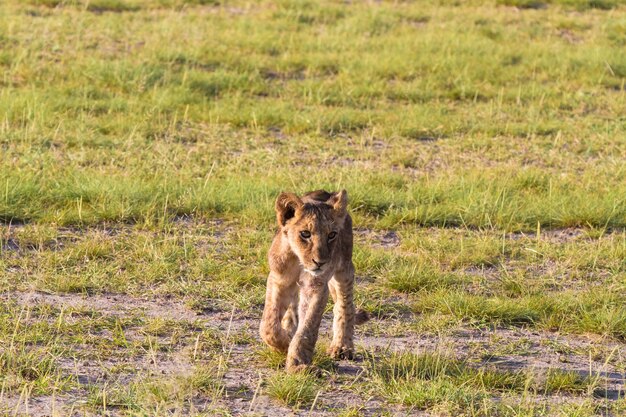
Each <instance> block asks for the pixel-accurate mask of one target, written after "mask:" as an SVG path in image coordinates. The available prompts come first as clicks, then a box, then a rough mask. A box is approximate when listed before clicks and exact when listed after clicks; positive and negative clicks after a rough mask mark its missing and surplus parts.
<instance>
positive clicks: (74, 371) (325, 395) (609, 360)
mask: <svg viewBox="0 0 626 417" xmlns="http://www.w3.org/2000/svg"><path fill="white" fill-rule="evenodd" d="M0 300H1V301H2V302H14V303H17V304H18V305H19V306H30V307H33V306H37V305H39V306H43V305H51V306H54V307H55V308H59V309H63V308H68V307H72V308H78V309H81V308H84V309H89V310H92V311H94V310H95V311H97V312H98V313H100V314H102V315H103V316H106V317H118V318H125V317H131V316H136V315H138V314H140V315H142V316H144V317H148V318H162V319H168V320H174V321H176V322H183V323H191V324H193V325H194V328H195V329H198V330H200V329H212V330H214V331H215V332H217V334H219V337H220V338H221V339H222V340H224V341H227V343H225V344H224V346H223V348H222V349H223V351H224V353H225V356H226V358H227V362H228V363H227V367H226V369H227V371H226V372H225V374H224V377H223V384H224V392H223V395H222V396H221V397H220V398H218V399H217V400H216V399H211V398H197V400H196V401H194V405H193V406H194V407H196V410H195V411H206V412H208V411H210V410H216V411H217V410H223V411H228V412H229V413H230V414H232V415H250V416H290V415H294V416H330V415H334V414H335V413H336V412H337V410H340V409H344V408H347V407H356V408H360V409H361V412H362V413H363V414H364V415H367V416H374V415H380V414H381V413H382V412H388V413H391V415H398V416H399V415H425V414H424V413H423V412H420V411H415V410H410V409H407V408H405V407H393V406H392V407H391V408H390V406H388V405H386V404H385V403H384V402H383V401H382V400H381V399H377V398H369V397H367V396H361V395H359V394H355V393H353V392H351V391H349V390H344V389H342V388H343V387H344V386H345V385H346V384H352V383H354V382H355V381H356V380H358V379H360V378H361V377H363V374H364V373H365V368H364V366H363V363H362V361H359V360H357V361H354V362H351V361H341V362H340V363H339V364H338V369H337V373H336V374H335V375H330V376H329V375H327V376H324V377H323V378H327V379H328V378H330V384H329V388H328V389H326V390H324V392H320V394H319V396H318V398H317V400H316V401H315V404H314V407H312V409H306V410H300V411H293V410H292V409H290V408H288V407H286V406H282V405H280V404H278V403H276V402H275V401H273V400H271V399H270V398H269V397H267V396H266V395H265V394H264V390H263V380H264V378H265V377H266V376H267V374H268V372H269V370H268V369H267V367H263V366H259V359H258V357H257V355H255V354H254V352H255V350H257V349H259V346H260V343H259V339H258V336H257V332H256V327H257V325H258V320H259V318H258V317H257V314H247V313H246V312H243V311H232V312H224V311H222V312H203V313H200V314H199V313H196V312H194V311H192V310H190V309H189V308H187V307H186V306H185V305H183V304H182V303H181V302H179V301H173V300H167V299H139V298H133V297H129V296H126V295H118V294H104V295H92V296H83V295H78V294H68V295H55V294H46V293H41V292H31V293H23V292H11V293H4V294H1V295H0ZM403 320H404V321H406V320H419V317H402V318H391V319H384V320H372V321H371V322H370V323H368V324H366V325H364V326H363V327H360V328H359V329H358V331H357V337H356V340H357V344H358V345H359V347H360V349H361V350H362V351H363V350H367V351H378V352H380V353H383V354H384V352H393V351H410V352H426V351H435V350H439V351H441V350H443V351H446V352H449V353H453V354H454V355H455V356H457V357H459V358H464V359H468V360H469V362H470V363H472V364H473V366H477V367H480V366H489V367H496V368H499V369H516V370H517V369H533V370H538V371H542V370H547V369H555V368H556V369H561V370H566V371H576V372H578V373H580V374H581V375H585V376H592V377H597V376H598V377H600V378H601V379H602V381H603V383H602V384H601V385H600V388H601V389H600V390H598V393H597V395H599V396H601V397H605V398H607V399H616V398H618V397H619V396H621V395H623V392H624V388H625V386H624V382H625V380H626V371H625V370H624V369H620V368H619V367H618V365H617V363H618V362H619V361H615V360H614V359H616V358H618V357H621V356H622V355H623V353H624V346H623V344H620V343H618V342H613V341H607V340H602V339H600V338H599V337H597V336H586V335H583V336H569V335H568V336H565V335H560V334H556V333H549V332H536V331H530V330H526V329H522V328H496V329H475V328H466V329H460V330H459V329H456V330H452V331H450V332H447V333H445V334H438V335H433V334H423V335H417V334H410V333H407V334H404V335H402V334H400V335H397V336H395V337H394V336H391V337H390V336H389V335H387V334H384V333H383V332H381V331H380V329H381V328H385V327H389V326H393V325H397V324H399V323H397V322H398V321H403ZM389 321H395V322H396V323H389ZM329 324H330V320H328V318H326V319H325V321H324V323H323V327H322V329H321V337H322V338H324V337H327V338H328V335H329V332H330V328H329ZM198 330H195V331H198ZM193 331H194V330H192V332H193ZM400 333H401V332H400ZM242 335H244V336H245V337H251V338H253V339H254V341H253V342H252V343H244V344H238V343H234V342H230V343H229V342H228V341H229V340H230V341H232V340H233V339H234V337H235V336H237V337H243V336H242ZM127 337H128V338H129V339H132V338H133V337H139V335H134V334H133V332H132V331H129V332H127ZM189 349H190V347H189V346H184V345H182V346H175V347H174V348H173V349H171V350H170V351H168V352H165V353H161V352H159V353H158V354H156V355H155V354H154V353H151V352H146V353H145V354H144V355H136V356H131V357H127V356H125V355H123V354H121V355H116V356H112V357H110V358H108V359H107V360H106V361H103V362H99V361H90V360H79V361H77V360H60V364H61V368H62V369H63V371H64V373H66V374H68V375H73V376H74V377H75V378H76V379H77V380H78V382H80V384H81V385H85V384H96V385H98V384H113V383H117V384H127V383H128V382H129V381H130V380H132V379H133V378H136V377H137V376H138V375H140V374H141V375H163V376H176V375H185V374H186V373H189V372H191V369H192V364H191V361H190V358H189V352H188V350H189ZM113 368H116V369H118V368H124V369H128V370H129V371H128V372H118V373H116V374H115V376H113V375H112V372H111V369H113ZM347 392H348V394H347ZM84 396H85V391H84V390H83V389H74V390H70V391H69V392H66V393H62V394H59V395H58V396H56V397H51V396H44V397H30V398H29V400H28V401H24V399H23V398H22V397H21V396H15V395H14V396H10V397H6V396H4V398H2V397H0V398H2V407H3V409H1V410H2V411H3V412H6V413H11V414H14V415H19V414H26V415H32V416H48V415H55V414H56V413H59V414H62V415H67V414H73V415H82V414H83V412H84V411H79V410H81V407H82V405H83V404H84V402H85V401H84ZM539 397H541V396H539ZM546 398H547V397H546ZM546 398H538V399H541V400H546ZM566 399H568V398H567V396H551V397H550V398H549V401H556V402H559V401H564V400H566ZM570 400H571V398H570ZM192 411H193V410H192ZM110 413H111V414H112V415H115V414H117V412H116V410H115V408H111V409H110Z"/></svg>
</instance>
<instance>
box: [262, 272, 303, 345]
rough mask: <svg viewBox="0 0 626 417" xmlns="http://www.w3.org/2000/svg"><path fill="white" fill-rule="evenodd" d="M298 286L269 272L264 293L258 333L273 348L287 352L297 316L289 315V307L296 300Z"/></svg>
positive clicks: (291, 306)
mask: <svg viewBox="0 0 626 417" xmlns="http://www.w3.org/2000/svg"><path fill="white" fill-rule="evenodd" d="M297 296H298V286H297V284H296V283H295V281H294V282H289V281H288V280H285V279H281V277H279V276H276V275H275V274H273V273H270V276H269V277H268V279H267V291H266V293H265V308H264V309H263V318H262V319H261V326H260V329H259V330H260V333H261V338H262V339H263V341H264V342H265V343H267V344H268V345H269V346H271V347H272V348H274V349H275V350H277V351H279V352H283V353H287V349H288V348H289V343H290V342H291V337H292V336H293V332H294V330H293V327H294V326H295V323H293V322H292V321H294V320H297V317H291V314H290V313H291V311H290V310H291V308H293V305H294V304H295V303H296V302H297Z"/></svg>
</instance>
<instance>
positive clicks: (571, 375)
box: [544, 369, 595, 394]
mask: <svg viewBox="0 0 626 417" xmlns="http://www.w3.org/2000/svg"><path fill="white" fill-rule="evenodd" d="M594 386H595V382H594V380H593V379H592V378H590V377H587V376H584V375H582V374H581V373H580V372H575V371H562V370H555V369H551V370H549V371H548V373H547V374H546V380H545V383H544V392H545V393H546V394H558V393H568V394H581V393H586V392H587V393H589V392H591V391H593V388H594Z"/></svg>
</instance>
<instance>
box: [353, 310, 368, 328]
mask: <svg viewBox="0 0 626 417" xmlns="http://www.w3.org/2000/svg"><path fill="white" fill-rule="evenodd" d="M369 319H370V314H369V313H368V312H367V311H365V310H363V309H361V308H357V309H356V312H355V313H354V324H356V325H357V326H358V325H359V324H363V323H366V322H367V321H368V320H369Z"/></svg>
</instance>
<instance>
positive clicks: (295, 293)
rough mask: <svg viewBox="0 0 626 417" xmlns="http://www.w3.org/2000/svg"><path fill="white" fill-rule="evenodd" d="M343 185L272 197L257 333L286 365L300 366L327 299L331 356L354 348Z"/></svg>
mask: <svg viewBox="0 0 626 417" xmlns="http://www.w3.org/2000/svg"><path fill="white" fill-rule="evenodd" d="M347 205H348V195H347V193H346V191H345V190H342V191H339V192H335V193H329V192H326V191H323V190H318V191H313V192H310V193H308V194H305V195H304V196H302V197H298V196H297V195H295V194H292V193H282V194H281V195H279V196H278V199H277V200H276V207H275V208H276V219H277V220H278V226H279V230H278V232H277V233H276V236H275V237H274V241H273V242H272V247H271V248H270V251H269V266H270V274H269V277H268V278H267V293H266V297H265V309H264V310H263V318H262V320H261V326H260V333H261V337H262V338H263V340H264V341H265V343H267V344H268V345H269V346H271V347H272V348H274V349H276V350H278V351H280V352H285V353H287V371H289V372H296V371H299V370H303V369H306V368H307V367H308V366H309V365H310V364H311V360H312V358H313V350H314V348H315V343H316V342H317V335H318V331H319V327H320V322H321V320H322V314H323V313H324V308H325V307H326V303H327V301H328V293H329V291H330V294H331V296H332V298H333V301H334V303H335V306H334V308H333V315H334V320H333V341H332V344H331V345H330V349H329V353H330V355H331V356H332V357H333V358H349V359H351V358H352V356H353V353H354V342H353V335H354V324H355V308H354V302H353V290H354V265H353V264H352V219H351V218H350V215H349V214H348V210H347Z"/></svg>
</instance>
